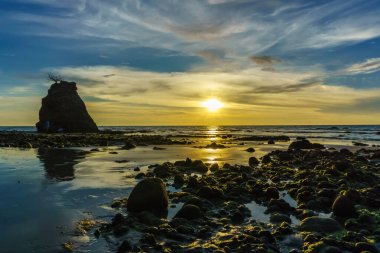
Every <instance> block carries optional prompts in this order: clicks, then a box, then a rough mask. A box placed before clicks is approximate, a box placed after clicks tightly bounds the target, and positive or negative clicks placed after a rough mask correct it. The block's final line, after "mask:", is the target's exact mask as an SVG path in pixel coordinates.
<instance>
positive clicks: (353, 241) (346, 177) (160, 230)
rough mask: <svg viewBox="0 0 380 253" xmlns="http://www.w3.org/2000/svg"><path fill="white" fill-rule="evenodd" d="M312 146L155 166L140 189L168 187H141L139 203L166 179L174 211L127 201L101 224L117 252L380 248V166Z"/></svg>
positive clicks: (363, 156) (353, 155) (344, 152)
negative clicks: (240, 159) (237, 161)
mask: <svg viewBox="0 0 380 253" xmlns="http://www.w3.org/2000/svg"><path fill="white" fill-rule="evenodd" d="M313 146H314V147H316V148H312V149H298V148H295V149H293V148H292V149H288V150H286V151H273V152H271V153H269V154H267V155H266V156H264V157H263V158H261V159H255V160H253V159H250V161H249V163H250V164H249V165H230V164H227V163H225V164H224V165H223V166H215V164H207V163H203V162H202V161H199V160H191V159H189V158H188V159H186V160H182V161H177V162H175V163H170V162H166V163H164V164H160V165H155V166H151V170H150V171H148V172H147V173H146V174H143V178H144V177H145V178H146V179H144V180H143V181H141V182H140V183H139V184H138V185H137V186H136V188H135V190H136V189H137V188H140V187H141V184H142V183H143V182H146V180H148V181H151V180H155V181H156V182H157V183H158V184H159V185H160V189H156V188H155V187H150V186H149V187H148V186H146V189H145V190H144V191H147V192H148V191H150V190H151V191H154V193H151V194H159V195H160V196H158V195H155V197H154V199H155V200H151V197H148V198H146V197H143V196H140V198H141V199H140V202H141V205H140V207H143V206H145V205H146V204H145V203H146V202H149V204H152V205H157V207H162V202H161V201H156V200H160V199H162V198H164V199H165V194H166V193H165V192H164V191H163V190H162V189H163V188H161V187H163V185H162V184H161V183H162V181H161V180H163V182H166V186H169V185H172V186H173V187H176V188H177V189H178V190H177V191H174V192H168V206H169V207H170V206H176V205H182V208H180V209H179V211H178V212H177V213H176V214H175V215H174V216H173V218H172V219H165V217H162V216H159V215H158V216H157V215H154V212H153V213H152V212H149V211H150V210H151V207H149V208H143V209H141V210H140V212H135V211H134V212H125V211H124V210H123V209H122V208H121V209H120V211H121V212H124V213H123V214H118V215H116V216H115V217H114V219H113V222H112V223H111V224H108V225H104V226H103V227H102V228H101V229H100V231H101V232H100V233H101V234H102V235H104V236H107V235H109V234H110V233H111V234H114V235H115V236H117V238H119V240H120V244H119V247H118V249H115V250H117V252H309V253H311V252H364V251H365V252H378V249H377V248H376V247H375V245H374V242H378V241H379V240H380V211H379V210H380V209H379V207H380V187H379V185H380V177H379V175H380V174H379V171H380V170H379V166H378V165H377V164H376V163H372V162H370V161H369V160H368V159H366V157H369V156H370V154H368V153H366V152H363V151H358V152H357V153H352V152H350V151H348V150H344V149H343V150H341V151H334V150H325V149H320V148H319V146H316V145H313ZM152 178H156V179H152ZM157 178H160V179H157ZM144 184H146V183H144ZM135 190H134V191H135ZM136 191H137V190H136ZM133 195H134V194H133V193H132V194H131V196H130V198H131V197H132V196H133ZM285 195H288V197H284V196H285ZM148 196H150V195H148ZM135 197H136V196H133V198H135ZM287 198H292V200H293V201H294V202H295V204H294V203H292V201H289V199H287ZM149 200H151V201H149ZM253 202H254V203H256V204H257V205H261V206H265V207H266V210H265V213H264V214H266V215H268V217H270V218H269V219H268V221H261V220H260V219H258V217H256V216H255V210H253V211H252V210H251V209H248V206H249V203H253ZM169 210H170V208H169ZM149 213H152V214H149ZM120 228H123V229H120ZM120 231H121V232H120ZM136 238H137V239H136Z"/></svg>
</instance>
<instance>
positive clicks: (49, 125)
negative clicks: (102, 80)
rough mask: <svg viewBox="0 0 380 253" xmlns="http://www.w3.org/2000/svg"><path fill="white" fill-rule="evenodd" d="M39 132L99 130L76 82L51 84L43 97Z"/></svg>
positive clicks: (38, 123) (37, 125) (38, 125)
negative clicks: (79, 92)
mask: <svg viewBox="0 0 380 253" xmlns="http://www.w3.org/2000/svg"><path fill="white" fill-rule="evenodd" d="M36 127H37V131H38V132H53V133H54V132H78V133H83V132H97V131H98V127H97V126H96V124H95V122H94V120H93V119H92V118H91V116H90V115H89V114H88V112H87V109H86V105H85V104H84V102H83V101H82V99H81V98H80V96H79V95H78V92H77V85H76V83H74V82H66V81H60V82H59V83H54V84H52V85H51V86H50V89H49V91H48V94H47V96H46V97H44V98H43V99H42V106H41V109H40V112H39V122H37V124H36Z"/></svg>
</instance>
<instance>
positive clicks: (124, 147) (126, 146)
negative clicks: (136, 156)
mask: <svg viewBox="0 0 380 253" xmlns="http://www.w3.org/2000/svg"><path fill="white" fill-rule="evenodd" d="M134 148H136V145H135V144H133V143H132V142H129V141H127V142H126V143H125V144H124V146H123V147H122V148H121V149H124V150H130V149H134Z"/></svg>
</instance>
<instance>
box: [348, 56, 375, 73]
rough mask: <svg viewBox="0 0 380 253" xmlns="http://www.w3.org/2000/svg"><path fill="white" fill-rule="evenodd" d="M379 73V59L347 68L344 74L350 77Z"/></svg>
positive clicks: (368, 60) (372, 59)
mask: <svg viewBox="0 0 380 253" xmlns="http://www.w3.org/2000/svg"><path fill="white" fill-rule="evenodd" d="M377 71H380V58H371V59H367V60H365V61H363V62H360V63H356V64H353V65H351V66H349V67H347V68H346V69H345V70H344V72H346V73H347V74H350V75H356V74H370V73H374V72H377Z"/></svg>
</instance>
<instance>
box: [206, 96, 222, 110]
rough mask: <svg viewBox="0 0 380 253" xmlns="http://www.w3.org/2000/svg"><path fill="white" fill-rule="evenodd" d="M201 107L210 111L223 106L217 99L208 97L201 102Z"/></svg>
mask: <svg viewBox="0 0 380 253" xmlns="http://www.w3.org/2000/svg"><path fill="white" fill-rule="evenodd" d="M202 105H203V107H206V108H207V109H208V110H209V111H210V112H216V111H217V110H219V109H220V108H222V107H223V103H222V102H220V101H219V100H217V99H214V98H213V99H209V100H207V101H204V102H203V103H202Z"/></svg>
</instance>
